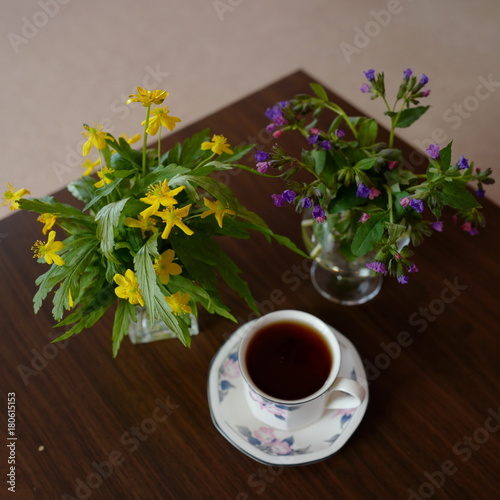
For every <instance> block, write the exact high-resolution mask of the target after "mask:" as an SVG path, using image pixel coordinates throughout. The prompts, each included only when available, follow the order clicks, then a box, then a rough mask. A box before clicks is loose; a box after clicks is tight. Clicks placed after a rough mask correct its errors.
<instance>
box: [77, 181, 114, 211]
mask: <svg viewBox="0 0 500 500" xmlns="http://www.w3.org/2000/svg"><path fill="white" fill-rule="evenodd" d="M122 180H123V179H116V180H114V181H113V182H111V183H110V184H106V185H104V186H103V187H101V188H99V189H97V190H96V194H95V196H94V197H93V198H92V199H91V200H90V201H89V202H88V203H87V205H86V206H85V208H84V209H83V211H84V212H85V211H86V210H88V209H89V208H90V207H92V206H94V205H95V204H96V203H97V202H98V201H99V200H101V199H102V198H104V197H105V196H108V194H110V193H112V192H113V191H114V190H115V188H116V187H117V186H118V185H119V184H120V182H122Z"/></svg>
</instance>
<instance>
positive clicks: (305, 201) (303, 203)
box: [302, 196, 313, 208]
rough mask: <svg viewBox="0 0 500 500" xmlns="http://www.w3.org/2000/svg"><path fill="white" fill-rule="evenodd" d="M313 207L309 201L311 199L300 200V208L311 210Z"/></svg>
mask: <svg viewBox="0 0 500 500" xmlns="http://www.w3.org/2000/svg"><path fill="white" fill-rule="evenodd" d="M312 206H313V202H312V200H311V198H309V197H307V196H306V197H305V198H302V208H311V207H312Z"/></svg>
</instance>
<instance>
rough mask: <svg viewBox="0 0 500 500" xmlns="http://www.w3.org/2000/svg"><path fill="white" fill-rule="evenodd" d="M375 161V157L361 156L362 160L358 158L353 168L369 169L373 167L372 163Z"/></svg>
mask: <svg viewBox="0 0 500 500" xmlns="http://www.w3.org/2000/svg"><path fill="white" fill-rule="evenodd" d="M376 162H377V158H363V159H362V160H359V161H358V162H357V163H356V165H354V168H355V169H359V170H369V169H370V168H372V167H373V165H375V163H376Z"/></svg>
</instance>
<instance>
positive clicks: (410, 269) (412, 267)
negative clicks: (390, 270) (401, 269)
mask: <svg viewBox="0 0 500 500" xmlns="http://www.w3.org/2000/svg"><path fill="white" fill-rule="evenodd" d="M406 270H407V271H408V272H409V273H418V267H417V266H416V265H415V264H410V265H409V266H408V267H407V268H406Z"/></svg>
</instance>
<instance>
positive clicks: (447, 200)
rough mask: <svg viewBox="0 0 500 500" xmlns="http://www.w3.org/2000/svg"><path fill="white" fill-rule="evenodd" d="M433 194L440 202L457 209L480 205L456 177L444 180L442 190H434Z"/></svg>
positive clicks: (467, 208)
mask: <svg viewBox="0 0 500 500" xmlns="http://www.w3.org/2000/svg"><path fill="white" fill-rule="evenodd" d="M434 195H435V196H436V197H437V198H438V199H439V201H440V202H441V203H444V204H445V205H448V206H450V207H451V208H456V209H457V210H469V209H471V208H478V207H480V206H481V205H480V204H479V203H478V201H477V200H476V198H474V196H473V195H472V194H471V193H470V192H469V191H468V190H467V188H466V187H465V185H464V184H463V183H462V182H460V181H459V180H456V179H453V180H452V181H451V182H444V183H443V190H442V191H441V192H439V191H436V192H434Z"/></svg>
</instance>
